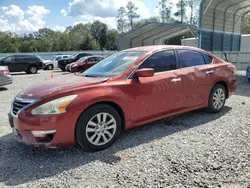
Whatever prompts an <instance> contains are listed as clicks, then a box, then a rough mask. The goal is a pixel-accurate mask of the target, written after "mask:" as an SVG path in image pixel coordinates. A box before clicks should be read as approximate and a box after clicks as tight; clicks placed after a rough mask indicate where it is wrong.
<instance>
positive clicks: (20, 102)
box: [12, 98, 34, 115]
mask: <svg viewBox="0 0 250 188" xmlns="http://www.w3.org/2000/svg"><path fill="white" fill-rule="evenodd" d="M33 102H34V101H33V100H30V99H27V100H26V99H20V98H16V99H15V100H14V101H13V103H12V113H13V114H14V115H17V114H18V112H19V110H21V109H23V108H25V107H26V106H28V105H29V104H31V103H33Z"/></svg>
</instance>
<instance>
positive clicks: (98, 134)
mask: <svg viewBox="0 0 250 188" xmlns="http://www.w3.org/2000/svg"><path fill="white" fill-rule="evenodd" d="M104 115H105V116H106V121H104V117H105V116H104ZM98 116H99V120H98ZM98 122H102V123H99V124H100V125H98ZM103 122H106V124H105V123H104V124H103ZM107 123H108V124H107ZM111 127H112V128H111ZM87 130H88V132H87ZM121 130H122V122H121V117H120V115H119V113H118V112H117V111H116V110H115V109H114V108H112V107H111V106H109V105H105V104H98V105H95V106H93V107H90V108H89V109H87V110H86V111H85V112H84V113H82V114H81V116H80V117H79V119H78V122H77V124H76V130H75V135H76V142H77V143H78V144H79V145H80V146H81V147H82V148H84V149H85V150H87V151H91V152H95V151H100V150H104V149H106V148H108V147H109V146H111V145H112V144H113V143H114V142H115V141H116V139H117V138H118V136H119V135H120V133H121ZM104 137H105V138H106V141H105V138H104ZM95 142H96V143H95Z"/></svg>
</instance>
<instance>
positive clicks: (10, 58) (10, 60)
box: [4, 56, 15, 63]
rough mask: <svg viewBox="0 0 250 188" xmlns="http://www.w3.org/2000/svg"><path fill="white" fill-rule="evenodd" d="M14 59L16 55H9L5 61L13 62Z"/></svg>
mask: <svg viewBox="0 0 250 188" xmlns="http://www.w3.org/2000/svg"><path fill="white" fill-rule="evenodd" d="M14 61H15V57H14V56H9V57H6V58H5V59H4V62H5V63H13V62H14Z"/></svg>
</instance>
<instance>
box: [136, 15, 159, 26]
mask: <svg viewBox="0 0 250 188" xmlns="http://www.w3.org/2000/svg"><path fill="white" fill-rule="evenodd" d="M159 21H160V20H159V18H158V17H151V18H146V19H142V20H139V21H137V22H135V23H134V24H133V27H134V28H137V27H139V26H140V25H142V24H145V23H147V22H159Z"/></svg>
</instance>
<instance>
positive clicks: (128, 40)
mask: <svg viewBox="0 0 250 188" xmlns="http://www.w3.org/2000/svg"><path fill="white" fill-rule="evenodd" d="M190 27H192V28H195V29H196V28H197V26H196V25H190V24H175V23H156V22H150V23H145V24H143V25H141V26H140V27H138V28H136V29H134V30H132V31H130V32H128V33H125V34H123V35H121V36H120V37H119V38H118V41H117V42H118V49H119V50H124V49H128V48H133V47H139V46H148V45H158V44H164V42H163V41H165V40H167V39H170V38H173V37H176V36H179V35H182V34H185V33H187V32H189V31H190Z"/></svg>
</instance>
